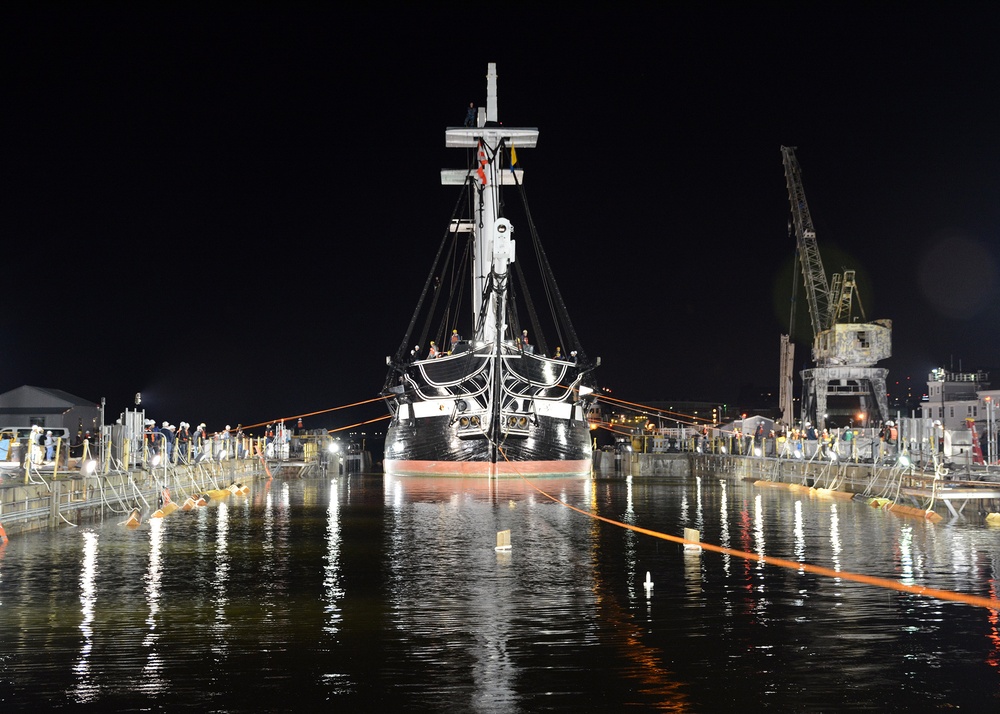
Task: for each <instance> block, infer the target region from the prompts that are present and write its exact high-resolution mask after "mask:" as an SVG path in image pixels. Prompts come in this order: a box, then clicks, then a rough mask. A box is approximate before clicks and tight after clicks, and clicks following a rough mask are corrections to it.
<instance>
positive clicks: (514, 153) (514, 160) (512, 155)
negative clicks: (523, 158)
mask: <svg viewBox="0 0 1000 714" xmlns="http://www.w3.org/2000/svg"><path fill="white" fill-rule="evenodd" d="M516 163H517V149H515V148H514V142H513V141H512V142H510V172H511V173H514V164H516Z"/></svg>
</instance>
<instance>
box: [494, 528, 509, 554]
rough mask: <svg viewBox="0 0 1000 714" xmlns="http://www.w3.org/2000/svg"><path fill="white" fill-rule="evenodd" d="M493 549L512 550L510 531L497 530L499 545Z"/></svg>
mask: <svg viewBox="0 0 1000 714" xmlns="http://www.w3.org/2000/svg"><path fill="white" fill-rule="evenodd" d="M493 550H495V551H498V552H499V551H505V550H510V531H498V532H497V547H496V548H494V549H493Z"/></svg>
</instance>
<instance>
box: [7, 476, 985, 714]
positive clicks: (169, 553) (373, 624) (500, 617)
mask: <svg viewBox="0 0 1000 714" xmlns="http://www.w3.org/2000/svg"><path fill="white" fill-rule="evenodd" d="M541 487H542V488H543V489H544V490H545V491H547V492H549V493H552V494H554V495H557V496H558V497H559V498H561V499H563V500H564V501H565V502H566V503H567V504H570V505H572V506H575V507H578V508H580V509H581V510H583V511H586V512H592V513H595V514H598V515H601V516H605V517H607V518H611V519H614V520H622V521H625V522H627V523H630V524H634V525H636V526H638V527H641V528H650V529H652V530H661V531H663V532H668V533H671V534H674V533H676V532H677V530H678V526H679V525H689V523H688V521H687V520H684V519H682V512H683V515H684V516H685V517H686V518H687V519H690V522H691V523H694V524H697V525H699V526H700V527H701V530H702V538H703V540H704V541H706V542H707V543H712V542H718V543H720V544H722V545H724V546H726V547H732V548H735V549H739V550H743V551H747V552H750V553H756V554H758V555H761V556H763V555H764V554H765V553H766V555H767V557H769V558H772V559H773V558H786V559H791V558H794V562H803V563H813V564H816V565H822V566H826V567H831V568H833V567H836V568H838V569H842V570H841V573H845V574H846V573H847V572H849V571H853V572H865V573H870V574H872V575H879V576H889V577H893V578H896V579H905V580H906V581H908V582H912V583H914V584H917V585H927V586H928V587H945V588H951V589H956V590H964V591H969V592H974V593H981V594H993V595H995V593H996V590H997V585H996V578H997V576H996V567H997V563H998V562H1000V546H998V544H997V539H996V533H995V532H990V531H988V530H986V529H982V528H976V527H972V526H969V527H955V526H951V525H948V524H945V525H941V524H937V525H935V524H928V523H925V522H923V521H922V520H919V519H901V518H898V517H897V516H895V515H893V514H890V513H886V512H882V511H876V510H874V509H870V508H868V507H867V506H865V505H864V504H859V503H855V502H852V501H836V502H832V501H830V500H822V499H819V498H811V497H806V496H805V494H804V493H803V492H793V491H789V490H787V489H761V488H755V487H754V486H753V485H752V484H747V483H744V482H741V481H735V480H734V481H727V480H718V479H716V478H714V477H708V476H706V477H705V478H704V479H702V480H700V481H699V480H698V479H695V478H690V479H670V480H667V479H656V480H652V479H646V480H644V479H636V480H635V481H634V482H628V481H625V480H621V481H610V480H609V481H596V482H589V481H586V480H583V481H576V482H574V481H572V480H564V481H563V482H562V483H557V482H548V483H543V484H541ZM685 496H686V501H685ZM685 503H686V505H685ZM682 506H683V508H684V509H686V510H683V511H682ZM506 529H510V531H511V534H512V538H511V542H512V546H513V548H512V550H511V551H510V552H497V551H495V550H494V545H495V543H496V533H497V532H498V531H501V530H506ZM29 540H30V542H33V543H34V544H35V545H33V546H26V545H25V543H26V542H29ZM98 544H99V545H100V547H98ZM734 558H735V562H734V560H733V559H734ZM2 565H3V570H2V575H3V576H4V577H3V578H2V579H0V601H2V602H3V610H2V616H3V620H4V622H10V623H15V626H12V627H8V628H0V653H2V654H0V665H2V666H0V698H2V699H3V701H4V704H5V711H7V706H6V705H7V704H8V703H9V702H10V701H11V699H9V698H7V694H8V692H9V691H15V688H16V691H17V696H18V697H19V699H17V700H16V701H17V702H18V703H17V704H15V705H14V707H13V708H14V709H15V710H18V709H21V710H26V711H37V710H39V709H45V708H51V707H61V708H67V707H69V706H71V705H74V704H75V705H77V706H78V707H79V705H80V704H88V705H90V706H91V707H92V708H94V709H95V710H102V711H125V710H128V711H139V710H164V709H170V708H173V707H175V706H176V705H177V703H178V702H183V703H184V705H186V706H189V707H190V708H192V709H193V710H198V711H223V710H225V711H230V712H250V711H261V710H284V709H289V708H293V707H295V708H302V709H306V710H310V709H313V708H319V707H329V705H330V702H331V701H333V702H334V703H335V704H339V705H341V706H342V708H345V709H349V710H359V711H362V710H363V711H367V710H369V709H372V710H375V709H381V710H385V711H404V710H420V711H445V710H454V711H478V712H494V711H495V712H505V713H506V712H529V711H542V710H560V711H578V710H587V709H593V708H594V707H600V708H602V709H605V710H608V711H625V710H629V711H653V710H677V711H681V710H689V711H726V710H729V709H732V708H734V707H735V706H740V707H743V708H748V709H772V710H775V711H828V710H834V709H841V708H857V709H867V710H886V709H896V710H904V709H906V710H911V709H912V710H920V709H921V707H927V706H929V705H933V706H934V708H941V709H944V708H965V709H969V710H973V711H975V710H978V709H981V708H982V707H983V703H984V702H986V703H988V702H989V701H993V700H995V699H996V696H997V693H998V692H1000V622H998V619H997V613H996V612H994V611H989V610H984V609H978V608H973V607H968V606H965V605H960V604H958V603H942V602H939V601H935V600H932V599H929V598H920V597H916V596H913V595H910V594H907V593H899V592H896V591H890V590H879V589H876V588H873V587H871V586H868V585H862V584H860V583H857V582H853V581H850V580H846V579H841V580H835V579H833V578H823V577H819V576H817V575H815V574H813V573H810V572H804V573H803V572H802V571H801V570H797V569H796V568H795V567H794V566H793V567H792V568H791V569H789V570H786V569H780V568H777V567H775V566H773V565H766V566H765V567H763V568H761V567H759V566H758V565H757V564H756V563H755V561H753V560H745V559H742V558H736V557H735V556H727V555H723V554H718V553H714V552H711V551H704V552H702V553H697V552H693V551H685V550H684V549H683V548H682V547H681V546H680V545H679V544H676V543H667V542H665V541H662V540H659V539H654V538H650V537H648V536H646V535H643V534H636V533H634V532H633V531H629V530H625V529H622V528H620V527H618V526H613V525H611V524H609V523H606V522H603V521H598V520H595V519H589V518H588V517H587V516H586V515H582V514H580V513H577V512H574V511H572V510H570V509H567V508H565V507H564V506H562V505H560V504H557V503H554V502H553V501H551V500H550V499H548V498H546V497H545V496H544V495H542V494H541V493H539V492H538V491H536V490H534V489H533V488H530V487H529V486H527V485H525V484H520V483H518V484H515V483H496V482H494V483H483V482H482V481H478V480H477V482H476V483H472V484H468V483H462V482H461V480H445V481H443V482H440V483H436V482H435V480H434V479H426V480H418V481H411V480H398V481H395V480H392V479H389V480H383V479H382V478H381V477H379V478H378V479H371V478H367V477H365V476H352V477H351V478H349V479H348V478H345V479H343V480H342V481H340V480H331V481H329V482H326V481H322V480H319V479H303V480H289V481H288V482H284V483H283V482H281V481H278V480H275V481H274V483H273V489H268V488H267V487H264V486H262V487H260V488H259V489H255V492H254V499H253V503H252V507H251V505H250V503H249V502H248V501H243V500H239V499H230V500H229V501H228V502H226V503H223V504H218V505H217V506H214V507H211V508H205V509H201V510H199V511H196V512H191V513H182V514H177V515H175V516H172V517H171V518H169V519H164V520H163V521H162V524H161V525H153V524H152V523H151V522H150V523H149V524H148V525H147V526H144V528H143V529H140V530H137V531H126V530H125V529H123V528H121V527H120V526H118V525H117V524H109V525H108V526H107V527H104V526H96V527H94V528H93V529H92V531H91V532H84V531H80V530H76V531H67V530H64V531H60V532H58V533H52V534H47V533H46V534H39V535H37V536H31V537H30V539H28V538H22V539H19V540H18V541H15V542H12V544H11V546H8V549H7V551H6V553H5V555H4V561H3V563H2ZM15 568H16V570H15ZM647 570H649V571H651V573H652V575H653V579H654V581H655V588H654V589H653V591H652V593H651V595H650V597H648V598H646V597H644V594H643V588H642V586H641V583H642V581H643V579H644V576H645V572H646V571H647ZM15 572H16V577H13V576H12V575H11V573H15ZM168 628H169V630H168ZM168 632H169V634H168ZM818 662H836V669H837V671H838V672H841V673H842V674H843V675H844V677H846V678H847V679H848V681H849V682H850V685H849V687H846V688H845V687H844V686H843V685H842V682H841V681H839V680H835V679H831V678H830V676H829V668H821V667H818V666H817V663H818ZM720 672H721V673H724V674H725V676H722V675H720V674H719V673H720ZM21 702H25V703H28V704H26V705H25V706H20V707H19V705H20V703H21ZM28 705H31V706H30V707H29V706H28ZM977 706H978V709H977Z"/></svg>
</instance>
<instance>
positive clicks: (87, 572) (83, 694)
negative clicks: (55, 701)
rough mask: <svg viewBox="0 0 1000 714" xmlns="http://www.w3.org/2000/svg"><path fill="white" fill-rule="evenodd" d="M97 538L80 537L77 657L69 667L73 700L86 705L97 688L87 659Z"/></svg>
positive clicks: (88, 534) (92, 535) (91, 640)
mask: <svg viewBox="0 0 1000 714" xmlns="http://www.w3.org/2000/svg"><path fill="white" fill-rule="evenodd" d="M97 576H98V571H97V534H96V533H93V532H89V531H88V532H85V533H84V534H83V559H82V561H81V563H80V613H81V619H80V634H81V642H80V654H79V656H78V657H77V660H76V663H75V664H74V665H73V672H74V673H75V675H76V686H75V687H74V688H73V698H74V700H75V701H76V702H77V703H80V704H86V703H88V702H91V701H94V700H96V699H97V697H98V694H100V687H99V685H98V684H97V682H96V680H95V679H94V678H93V677H92V674H91V667H90V655H91V652H92V651H93V649H94V627H93V625H94V608H95V605H96V604H97Z"/></svg>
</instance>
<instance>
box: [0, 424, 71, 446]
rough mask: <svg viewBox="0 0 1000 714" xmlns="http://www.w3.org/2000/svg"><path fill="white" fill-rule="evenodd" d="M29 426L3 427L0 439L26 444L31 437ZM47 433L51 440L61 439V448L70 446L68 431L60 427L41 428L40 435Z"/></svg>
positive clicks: (0, 429) (0, 430)
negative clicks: (50, 434) (48, 432)
mask: <svg viewBox="0 0 1000 714" xmlns="http://www.w3.org/2000/svg"><path fill="white" fill-rule="evenodd" d="M31 429H32V427H30V426H5V427H2V428H0V439H10V440H11V441H21V442H26V441H27V440H28V438H29V437H30V436H31ZM47 431H51V432H52V438H53V439H58V438H60V437H62V443H63V446H69V444H70V433H69V429H67V428H65V427H61V426H43V427H42V433H43V434H44V433H45V432H47Z"/></svg>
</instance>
